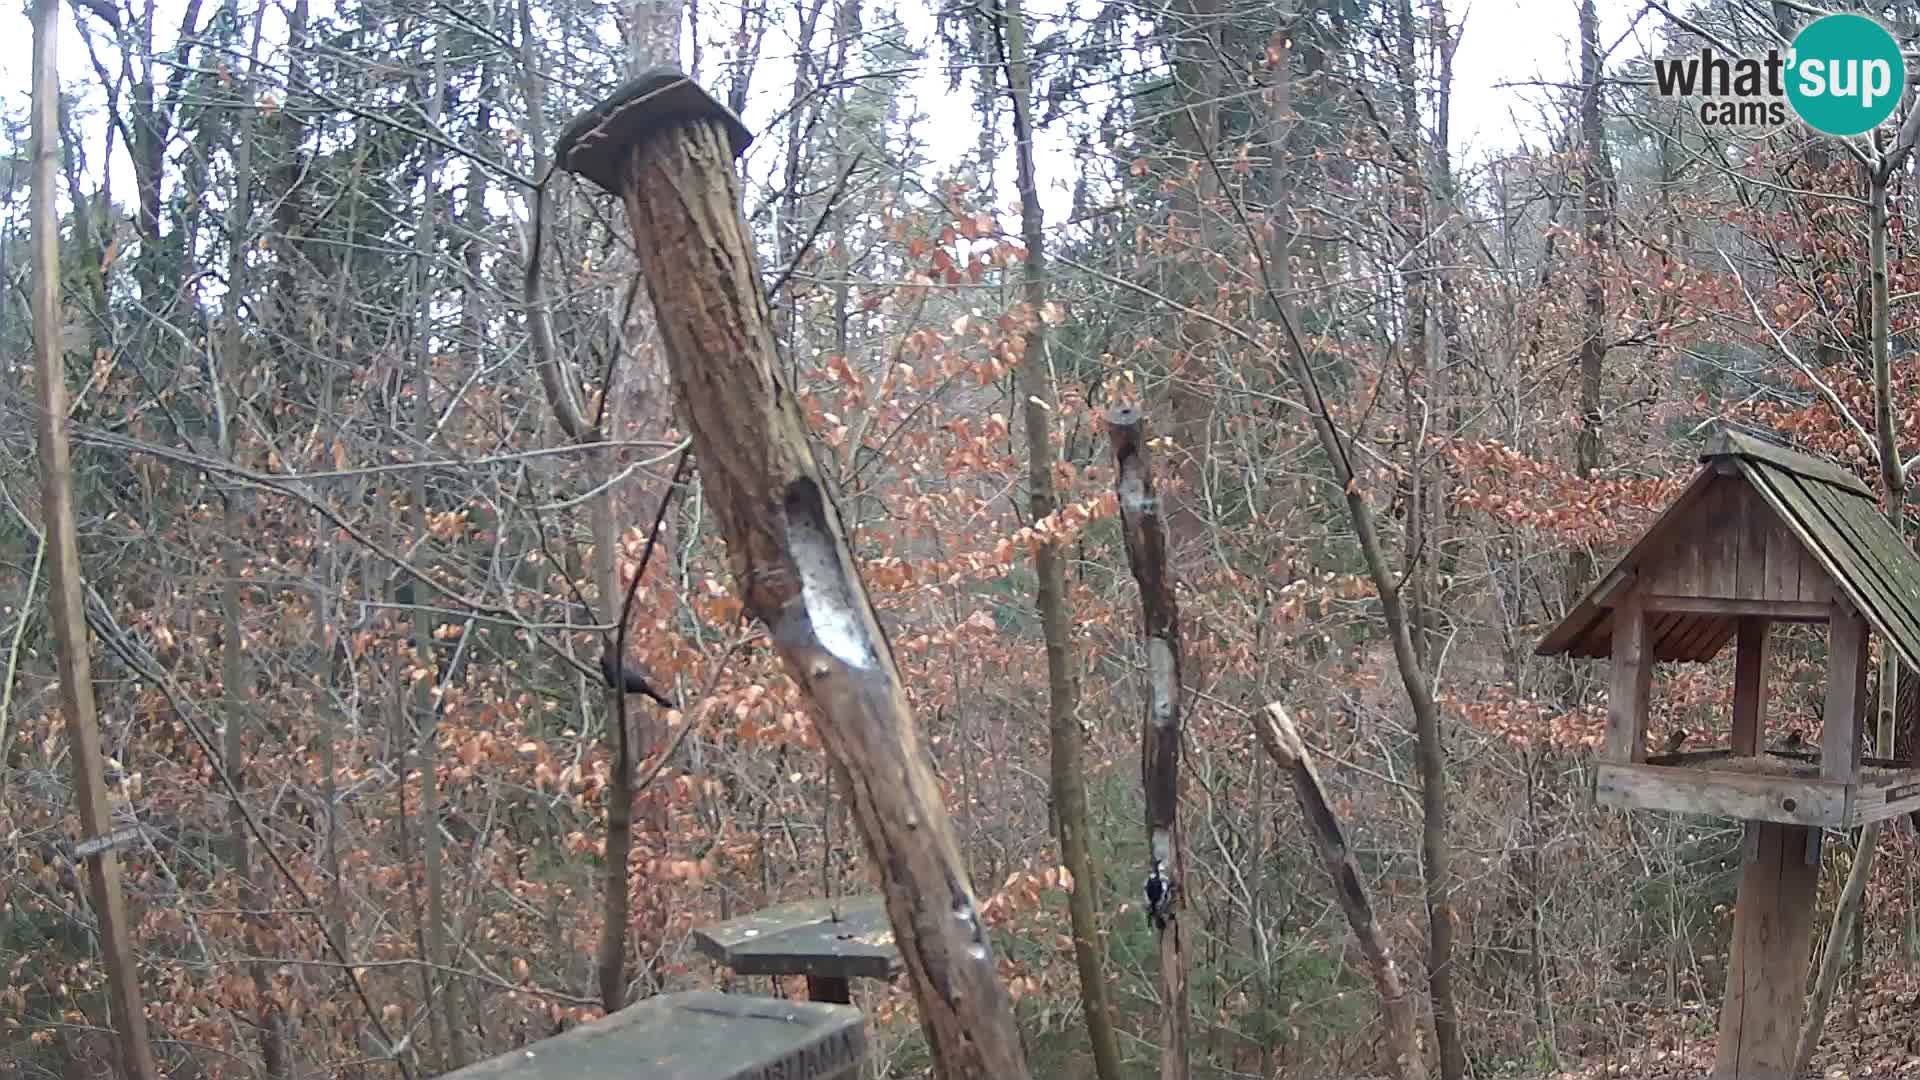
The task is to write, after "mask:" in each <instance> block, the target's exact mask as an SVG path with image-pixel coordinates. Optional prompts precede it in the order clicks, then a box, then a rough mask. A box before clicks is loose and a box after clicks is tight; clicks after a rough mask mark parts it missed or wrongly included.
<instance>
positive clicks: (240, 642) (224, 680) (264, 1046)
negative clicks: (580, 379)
mask: <svg viewBox="0 0 1920 1080" xmlns="http://www.w3.org/2000/svg"><path fill="white" fill-rule="evenodd" d="M265 14H266V11H265V9H264V8H262V9H260V10H259V11H258V12H256V14H255V16H254V24H253V46H252V50H251V52H250V55H249V58H248V59H249V62H248V65H247V75H246V77H245V78H244V79H243V80H242V81H241V82H240V83H239V86H238V87H237V91H236V97H237V98H238V99H239V100H240V101H242V102H244V103H246V104H245V105H243V106H242V107H241V108H240V109H239V110H237V111H238V113H239V118H238V121H237V123H238V124H239V127H240V138H239V142H238V145H237V146H236V147H235V149H234V160H233V171H234V191H233V201H232V202H231V203H230V204H229V205H228V207H227V292H226V298H225V300H224V302H223V304H222V307H221V321H222V330H223V334H222V336H221V345H220V348H219V351H218V352H217V353H216V354H215V356H216V362H215V366H214V369H213V370H212V371H209V372H208V373H207V374H208V379H207V385H208V387H209V388H210V390H211V393H212V394H213V395H214V405H215V408H214V413H215V417H216V421H217V423H218V425H219V430H218V432H217V435H218V438H219V442H220V453H221V455H222V456H224V457H225V458H226V459H227V460H228V461H229V462H230V463H232V464H234V465H236V466H238V465H240V464H241V462H240V460H239V457H238V456H237V452H236V446H235V440H234V431H235V429H236V428H237V427H238V426H239V425H238V424H237V422H236V419H235V417H234V416H233V415H232V412H231V410H232V409H233V408H234V407H235V406H236V405H237V402H230V401H229V399H228V397H227V394H228V392H229V391H230V390H232V389H234V388H237V387H239V386H240V385H241V384H242V382H243V381H244V379H245V378H246V371H245V361H246V358H245V356H244V349H245V344H244V337H243V335H242V334H241V332H240V307H241V303H242V301H243V300H244V299H245V298H246V296H247V291H248V288H249V285H250V282H249V280H248V273H247V259H246V253H247V247H248V244H249V238H250V236H251V232H250V230H251V219H252V216H253V144H254V127H255V125H254V113H253V109H252V108H251V107H250V106H251V102H250V101H249V99H250V98H251V96H252V95H251V86H252V80H253V77H254V74H255V72H256V71H257V65H256V61H257V57H258V53H259V48H260V30H261V23H262V21H263V20H264V18H265ZM236 397H237V395H236ZM223 501H224V503H225V514H224V521H225V525H226V529H225V532H226V536H225V537H224V538H223V539H222V545H223V547H224V548H225V549H226V556H225V558H224V559H223V560H222V573H221V578H222V580H221V583H220V616H221V625H220V634H221V636H220V683H221V699H222V700H221V704H222V709H221V714H222V720H223V723H224V731H223V737H222V744H223V745H222V748H221V755H222V757H223V758H224V759H225V761H224V765H223V767H224V768H225V769H226V772H227V777H228V780H229V781H230V782H231V783H232V785H233V789H234V791H235V792H236V793H239V792H243V791H245V790H246V785H247V762H246V753H245V745H244V743H243V741H242V739H241V731H242V727H243V726H244V725H245V723H246V721H247V718H248V714H249V712H250V709H249V707H248V698H249V697H250V695H249V694H248V692H247V688H248V676H247V668H246V653H247V640H246V627H245V625H244V624H243V622H242V620H241V612H240V582H241V580H242V578H243V568H244V565H245V562H246V554H245V548H244V547H243V546H242V543H241V538H242V537H245V536H248V535H250V532H251V530H250V529H249V527H248V525H247V517H248V514H247V504H248V503H249V502H251V498H250V494H249V493H248V492H247V491H246V490H245V489H244V488H242V487H241V486H239V485H233V486H231V487H230V488H229V489H228V490H227V491H226V492H224V493H223ZM227 844H228V847H229V851H228V858H229V860H230V861H231V863H232V866H233V873H234V879H235V881H236V882H237V884H238V886H239V893H240V906H241V908H243V909H244V910H245V911H246V915H245V916H244V918H245V920H246V922H247V923H248V925H249V926H250V927H252V928H253V929H255V930H256V931H264V930H265V928H266V925H267V916H266V909H267V905H268V896H269V894H268V893H267V891H266V890H264V889H262V888H261V887H260V882H259V879H258V877H257V875H256V870H255V867H254V865H253V859H252V856H251V853H250V851H249V844H248V833H247V817H246V812H245V811H244V810H243V809H242V808H241V805H240V800H239V798H238V796H237V794H236V797H234V799H233V801H232V803H231V805H230V806H229V807H228V813H227ZM263 936H264V935H263ZM253 951H255V952H259V951H260V950H258V949H255V950H253ZM247 974H248V977H249V978H250V979H251V980H252V982H253V989H254V994H255V995H256V997H257V998H258V1002H257V1004H256V1006H255V1016H254V1018H253V1020H252V1023H254V1025H255V1026H256V1027H258V1029H259V1032H260V1056H261V1059H262V1062H263V1064H264V1065H265V1066H266V1072H267V1075H268V1076H269V1077H274V1078H279V1077H284V1076H286V1075H287V1069H288V1061H287V1040H286V1023H285V1020H286V1018H285V1015H284V1013H283V1012H282V1011H281V1009H280V1008H279V1007H278V1006H277V1005H275V1004H274V999H273V993H272V991H273V979H272V976H271V974H270V973H269V970H268V966H267V963H266V961H264V960H254V961H251V962H249V963H248V965H247Z"/></svg>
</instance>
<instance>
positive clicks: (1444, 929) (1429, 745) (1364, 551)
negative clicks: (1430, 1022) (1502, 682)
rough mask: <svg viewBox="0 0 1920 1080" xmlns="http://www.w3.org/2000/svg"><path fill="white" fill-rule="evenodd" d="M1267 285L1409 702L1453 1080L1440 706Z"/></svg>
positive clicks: (1282, 298) (1349, 471)
mask: <svg viewBox="0 0 1920 1080" xmlns="http://www.w3.org/2000/svg"><path fill="white" fill-rule="evenodd" d="M1268 285H1269V296H1268V300H1269V302H1270V304H1271V305H1272V308H1273V310H1274V312H1275V315H1276V316H1277V318H1278V320H1279V322H1280V325H1281V328H1282V330H1283V331H1284V333H1283V334H1282V337H1283V338H1284V339H1285V340H1284V342H1283V347H1284V348H1285V350H1286V351H1285V354H1284V356H1283V357H1282V361H1283V365H1284V368H1285V372H1286V375H1287V377H1288V378H1289V379H1290V380H1291V381H1292V382H1293V383H1294V385H1295V386H1297V387H1298V388H1299V390H1300V392H1301V393H1302V394H1303V395H1304V397H1305V402H1306V407H1307V409H1308V410H1309V418H1310V419H1311V420H1312V423H1313V429H1314V434H1315V437H1316V438H1317V439H1318V441H1319V443H1320V447H1321V450H1322V451H1323V452H1324V453H1325V454H1326V456H1327V463H1328V465H1329V467H1330V469H1331V470H1332V473H1333V482H1334V484H1335V486H1337V487H1338V488H1339V489H1340V490H1341V491H1342V492H1343V493H1344V494H1345V498H1346V504H1347V515H1348V517H1349V519H1350V520H1351V521H1352V522H1353V531H1354V534H1355V536H1356V537H1357V539H1358V540H1359V542H1360V555H1361V558H1362V560H1363V561H1364V563H1365V564H1366V568H1367V578H1368V580H1369V581H1371V582H1372V584H1373V588H1374V592H1375V593H1376V594H1377V595H1378V596H1379V597H1380V609H1381V614H1382V616H1383V617H1384V618H1385V619H1386V623H1387V633H1388V637H1389V640H1390V641H1391V642H1392V645H1393V658H1394V666H1395V667H1396V668H1397V669H1398V671H1399V673H1400V683H1401V686H1402V687H1403V688H1404V690H1405V691H1406V695H1407V703H1408V704H1409V705H1410V706H1411V707H1412V709H1413V721H1414V732H1415V735H1416V736H1417V738H1418V741H1419V753H1418V758H1417V760H1418V761H1419V768H1420V809H1421V828H1420V857H1421V861H1420V870H1421V877H1422V880H1423V883H1424V885H1425V891H1426V901H1427V982H1428V990H1429V993H1430V994H1431V995H1432V998H1433V1014H1434V1035H1435V1042H1436V1044H1437V1045H1438V1047H1439V1050H1440V1068H1441V1075H1442V1077H1443V1078H1445V1080H1458V1078H1459V1077H1461V1076H1464V1075H1465V1068H1466V1064H1465V1054H1464V1052H1463V1051H1462V1049H1461V1048H1460V1046H1459V1043H1458V1033H1459V1030H1460V1019H1459V1016H1460V1014H1459V1007H1458V1005H1457V1004H1456V1002H1455V999H1454V992H1453V952H1454V940H1453V939H1454V929H1453V888H1454V882H1453V871H1452V869H1451V865H1450V864H1451V859H1452V850H1451V848H1450V846H1449V841H1448V837H1447V758H1446V748H1445V746H1444V745H1443V743H1442V741H1441V721H1442V717H1441V715H1440V706H1439V703H1438V702H1436V701H1435V700H1434V697H1433V686H1432V683H1431V682H1430V681H1429V680H1428V678H1427V673H1426V670H1425V669H1424V668H1423V667H1422V666H1421V665H1420V661H1419V658H1418V656H1417V655H1416V653H1415V652H1414V648H1413V639H1412V626H1411V620H1410V619H1409V618H1408V617H1407V609H1406V605H1405V604H1404V603H1403V602H1402V600H1401V596H1400V588H1399V584H1398V577H1397V576H1396V574H1395V572H1394V569H1393V568H1392V567H1391V566H1389V565H1388V564H1387V558H1386V553H1385V550H1384V548H1383V547H1382V545H1381V543H1380V533H1379V528H1378V526H1377V524H1376V520H1375V517H1374V511H1373V504H1372V503H1371V502H1370V501H1369V500H1368V498H1367V492H1366V490H1365V489H1364V488H1362V487H1361V486H1360V477H1359V474H1358V473H1357V472H1356V471H1355V470H1354V467H1353V462H1352V459H1351V457H1350V456H1349V452H1348V448H1347V444H1346V442H1345V441H1343V440H1342V439H1341V437H1340V433H1339V430H1338V429H1336V428H1335V427H1334V422H1333V414H1332V412H1331V410H1330V409H1329V408H1328V406H1327V401H1326V399H1325V397H1323V396H1322V395H1321V393H1320V384H1319V380H1318V378H1317V377H1316V376H1315V375H1314V372H1313V365H1312V355H1311V354H1310V353H1309V352H1308V351H1307V347H1306V343H1305V340H1304V339H1303V338H1302V337H1301V336H1300V328H1299V324H1298V323H1297V322H1296V321H1295V319H1294V317H1293V311H1292V307H1291V305H1290V304H1289V303H1288V301H1287V299H1286V292H1285V291H1284V290H1283V289H1282V288H1281V287H1280V286H1279V285H1278V283H1277V282H1276V281H1275V280H1274V278H1273V275H1272V273H1271V271H1269V280H1268ZM1449 1040H1452V1042H1451V1043H1450V1042H1449ZM1450 1046H1451V1050H1450V1049H1449V1047H1450ZM1456 1066H1457V1067H1458V1068H1459V1069H1460V1072H1459V1073H1452V1072H1449V1071H1448V1070H1449V1069H1450V1068H1453V1067H1456Z"/></svg>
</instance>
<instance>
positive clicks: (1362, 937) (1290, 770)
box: [1253, 703, 1427, 1080]
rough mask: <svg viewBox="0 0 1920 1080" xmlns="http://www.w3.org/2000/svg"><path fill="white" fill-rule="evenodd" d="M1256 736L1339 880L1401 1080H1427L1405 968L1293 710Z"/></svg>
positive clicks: (1268, 712)
mask: <svg viewBox="0 0 1920 1080" xmlns="http://www.w3.org/2000/svg"><path fill="white" fill-rule="evenodd" d="M1253 733H1254V735H1256V736H1258V737H1259V739H1260V745H1262V746H1264V747H1266V749H1267V756H1269V757H1271V758H1273V760H1274V764H1276V765H1279V766H1280V767H1281V768H1282V769H1284V770H1286V773H1287V779H1288V780H1290V781H1292V783H1293V794H1294V797H1295V798H1297V799H1298V800H1299V801H1300V812H1301V814H1302V815H1304V816H1305V818H1306V825H1307V834H1308V835H1309V836H1311V837H1312V838H1313V846H1314V850H1316V851H1318V852H1319V853H1320V861H1321V862H1323V863H1325V864H1326V868H1327V876H1328V877H1329V878H1332V879H1333V896H1334V899H1335V900H1338V901H1339V902H1340V910H1341V911H1342V912H1344V913H1345V914H1346V916H1347V925H1348V926H1351V927H1352V928H1353V936H1354V937H1355V938H1356V939H1357V940H1358V941H1359V942H1360V953H1361V955H1362V956H1365V957H1366V958H1367V968H1368V969H1369V970H1370V971H1371V972H1372V973H1373V985H1374V988H1375V989H1376V990H1378V991H1379V992H1380V1011H1381V1012H1382V1013H1384V1014H1386V1021H1387V1044H1388V1046H1389V1047H1391V1048H1392V1051H1393V1058H1394V1064H1395V1065H1396V1066H1397V1067H1398V1068H1399V1071H1400V1078H1401V1080H1426V1078H1427V1059H1426V1055H1425V1054H1424V1053H1422V1052H1421V1049H1420V1020H1419V1017H1417V1016H1416V1015H1414V1007H1413V999H1412V998H1411V997H1409V996H1408V995H1407V983H1406V980H1405V979H1404V978H1402V977H1401V975H1400V968H1399V965H1397V964H1395V963H1394V962H1393V952H1392V950H1391V949H1390V947H1389V946H1388V944H1387V935H1386V932H1385V931H1383V930H1381V929H1380V921H1379V920H1378V919H1376V918H1374V915H1373V901H1372V899H1371V898H1369V897H1368V896H1367V883H1366V881H1365V880H1364V879H1362V878H1361V877H1360V864H1359V863H1357V862H1355V861H1354V858H1353V852H1352V850H1351V849H1349V848H1348V847H1347V837H1346V833H1345V831H1344V830H1342V829H1341V828H1340V819H1339V818H1338V817H1337V816H1335V815H1334V812H1333V807H1332V806H1330V805H1329V804H1328V803H1327V792H1326V789H1325V788H1324V787H1322V786H1321V785H1320V773H1319V770H1317V769H1315V768H1314V767H1313V758H1312V757H1311V756H1310V755H1309V754H1308V753H1307V744H1306V743H1305V742H1304V741H1302V740H1301V738H1300V729H1299V728H1297V727H1295V726H1294V723H1293V717H1291V716H1289V715H1288V714H1287V710H1286V709H1285V708H1283V707H1281V706H1280V705H1279V704H1277V703H1276V704H1271V705H1268V706H1267V707H1266V708H1265V709H1263V710H1261V711H1260V712H1257V713H1255V714H1253Z"/></svg>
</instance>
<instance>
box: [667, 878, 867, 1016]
mask: <svg viewBox="0 0 1920 1080" xmlns="http://www.w3.org/2000/svg"><path fill="white" fill-rule="evenodd" d="M693 940H694V944H695V945H697V946H698V947H699V949H700V951H701V952H703V953H705V954H707V955H708V956H710V957H712V958H713V959H714V960H715V961H716V962H718V963H722V964H725V965H727V966H728V967H730V968H732V969H733V971H734V974H736V975H805V976H806V977H807V996H808V997H809V998H811V999H812V1000H814V1001H832V1002H839V1003H841V1004H845V1003H847V1002H850V1001H852V1000H853V995H852V987H851V986H850V985H849V981H850V980H852V979H891V978H893V977H894V976H895V975H898V974H899V973H900V970H901V968H900V950H899V948H898V947H896V946H895V945H894V943H893V926H892V924H891V923H889V922H888V921H887V908H886V905H885V904H884V903H883V902H882V901H881V899H880V898H879V897H878V896H849V897H842V898H839V899H835V900H800V901H796V902H794V903H791V904H781V905H778V906H777V907H770V908H767V909H766V910H765V911H757V912H755V913H753V914H752V915H742V916H741V917H739V918H737V919H729V920H728V921H726V922H723V923H720V924H719V925H717V926H709V927H706V928H704V929H700V930H695V931H694V932H693Z"/></svg>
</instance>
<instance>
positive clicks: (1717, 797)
mask: <svg viewBox="0 0 1920 1080" xmlns="http://www.w3.org/2000/svg"><path fill="white" fill-rule="evenodd" d="M1595 773H1596V775H1595V780H1594V797H1595V798H1596V800H1598V801H1599V802H1601V803H1604V804H1606V805H1608V806H1619V807H1625V808H1627V809H1632V810H1668V811H1672V812H1674V813H1680V814H1697V815H1700V816H1702V817H1723V818H1735V819H1738V820H1744V821H1776V822H1781V823H1783V824H1790V825H1818V826H1830V827H1834V828H1839V827H1841V826H1843V825H1844V824H1845V823H1846V820H1847V791H1846V785H1844V784H1833V783H1829V782H1827V781H1825V780H1813V779H1807V780H1802V779H1799V778H1797V777H1790V776H1767V775H1754V774H1751V773H1743V772H1733V771H1725V772H1722V771H1719V770H1716V769H1712V768H1681V767H1678V766H1673V765H1621V764H1617V763H1613V762H1605V763H1602V764H1601V765H1600V766H1598V768H1597V769H1596V770H1595Z"/></svg>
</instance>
